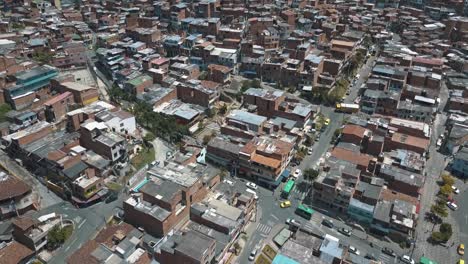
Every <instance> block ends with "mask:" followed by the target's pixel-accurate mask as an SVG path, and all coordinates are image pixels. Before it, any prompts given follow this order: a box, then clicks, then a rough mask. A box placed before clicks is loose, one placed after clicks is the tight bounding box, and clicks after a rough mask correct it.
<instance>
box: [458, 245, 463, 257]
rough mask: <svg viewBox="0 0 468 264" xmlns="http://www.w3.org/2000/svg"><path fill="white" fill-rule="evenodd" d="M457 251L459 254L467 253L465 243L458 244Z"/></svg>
mask: <svg viewBox="0 0 468 264" xmlns="http://www.w3.org/2000/svg"><path fill="white" fill-rule="evenodd" d="M457 251H458V254H460V255H462V256H463V255H464V254H465V245H464V244H460V245H459V246H458V249H457Z"/></svg>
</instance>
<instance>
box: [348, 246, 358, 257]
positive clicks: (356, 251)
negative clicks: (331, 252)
mask: <svg viewBox="0 0 468 264" xmlns="http://www.w3.org/2000/svg"><path fill="white" fill-rule="evenodd" d="M348 251H349V253H352V254H355V255H360V254H361V252H360V251H359V250H358V249H357V248H355V247H353V246H349V247H348Z"/></svg>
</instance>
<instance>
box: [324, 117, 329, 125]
mask: <svg viewBox="0 0 468 264" xmlns="http://www.w3.org/2000/svg"><path fill="white" fill-rule="evenodd" d="M324 124H325V125H326V126H328V125H329V124H330V118H327V119H325V123H324Z"/></svg>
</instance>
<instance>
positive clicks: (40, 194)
mask: <svg viewBox="0 0 468 264" xmlns="http://www.w3.org/2000/svg"><path fill="white" fill-rule="evenodd" d="M0 166H1V167H3V168H4V169H5V170H6V171H7V172H9V173H11V174H13V176H15V177H18V178H20V179H22V180H23V181H24V182H25V183H27V184H28V185H29V186H30V187H31V188H32V190H33V193H35V194H36V195H37V199H38V200H39V201H40V202H39V206H40V208H46V207H49V206H52V205H54V204H57V203H60V202H62V201H63V200H62V199H61V198H60V197H58V196H57V195H55V194H54V193H53V192H51V191H49V190H48V189H47V187H45V185H43V184H42V183H41V182H39V180H38V179H36V178H35V177H34V176H33V175H32V174H31V173H30V172H29V171H28V170H26V169H25V168H23V167H22V166H20V165H19V164H18V163H16V162H15V161H14V160H12V159H11V158H10V157H9V156H7V155H6V153H5V152H3V151H1V150H0Z"/></svg>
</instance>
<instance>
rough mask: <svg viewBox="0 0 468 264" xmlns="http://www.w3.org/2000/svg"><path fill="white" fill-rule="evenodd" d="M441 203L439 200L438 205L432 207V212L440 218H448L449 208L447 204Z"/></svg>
mask: <svg viewBox="0 0 468 264" xmlns="http://www.w3.org/2000/svg"><path fill="white" fill-rule="evenodd" d="M440 201H441V200H438V201H437V202H436V204H434V205H432V206H431V212H432V213H433V214H436V215H437V216H439V217H447V215H448V211H447V207H446V206H445V203H443V202H442V203H441V202H440Z"/></svg>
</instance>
